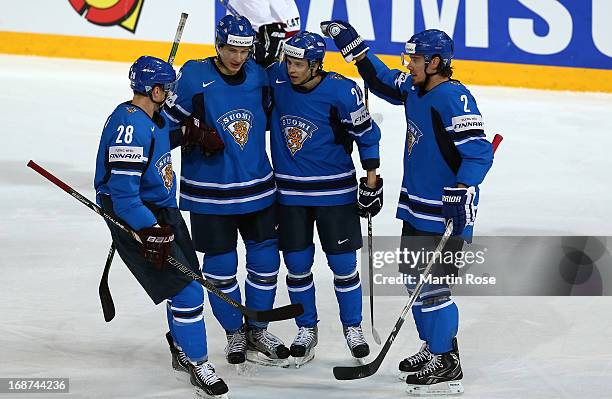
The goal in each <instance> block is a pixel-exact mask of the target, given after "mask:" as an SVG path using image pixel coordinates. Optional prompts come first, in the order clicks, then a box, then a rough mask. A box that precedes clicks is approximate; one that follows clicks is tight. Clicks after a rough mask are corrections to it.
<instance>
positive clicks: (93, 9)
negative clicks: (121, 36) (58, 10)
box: [68, 0, 144, 33]
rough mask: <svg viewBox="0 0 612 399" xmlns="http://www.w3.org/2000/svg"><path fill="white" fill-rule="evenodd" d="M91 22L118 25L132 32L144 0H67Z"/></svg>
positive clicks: (134, 30)
mask: <svg viewBox="0 0 612 399" xmlns="http://www.w3.org/2000/svg"><path fill="white" fill-rule="evenodd" d="M68 1H69V2H70V5H71V6H72V8H74V10H75V11H76V12H78V13H79V14H80V15H83V14H85V19H87V20H88V21H89V22H91V23H92V24H96V25H101V26H112V25H119V26H120V27H122V28H124V29H127V30H128V31H130V32H132V33H134V32H136V26H137V25H138V18H139V17H140V12H141V11H142V5H143V3H144V0H68Z"/></svg>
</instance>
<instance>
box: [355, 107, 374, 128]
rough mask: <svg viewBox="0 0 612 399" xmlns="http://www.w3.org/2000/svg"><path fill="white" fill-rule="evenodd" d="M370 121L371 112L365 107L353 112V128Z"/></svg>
mask: <svg viewBox="0 0 612 399" xmlns="http://www.w3.org/2000/svg"><path fill="white" fill-rule="evenodd" d="M369 120H370V112H368V109H367V108H366V107H365V106H363V107H361V108H359V109H358V110H357V111H355V112H351V122H353V126H359V125H361V124H362V123H364V122H367V121H369Z"/></svg>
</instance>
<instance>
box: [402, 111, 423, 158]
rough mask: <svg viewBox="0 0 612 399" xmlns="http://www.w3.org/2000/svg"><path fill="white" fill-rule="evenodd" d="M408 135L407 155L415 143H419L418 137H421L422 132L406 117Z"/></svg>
mask: <svg viewBox="0 0 612 399" xmlns="http://www.w3.org/2000/svg"><path fill="white" fill-rule="evenodd" d="M407 133H408V137H407V140H406V146H407V147H408V155H410V154H411V153H412V149H413V148H414V146H415V145H416V144H419V139H420V138H421V137H423V132H421V129H419V127H418V126H417V125H416V123H414V122H413V121H412V120H410V119H408V132H407Z"/></svg>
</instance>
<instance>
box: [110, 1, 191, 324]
mask: <svg viewBox="0 0 612 399" xmlns="http://www.w3.org/2000/svg"><path fill="white" fill-rule="evenodd" d="M187 17H189V14H187V13H186V12H184V13H181V19H180V20H179V24H178V26H177V27H176V34H175V35H174V41H173V42H172V49H170V55H169V56H168V63H169V64H170V65H172V63H174V57H176V52H177V51H178V46H179V43H180V42H181V36H183V30H184V29H185V23H186V22H187ZM114 255H115V245H114V243H113V244H111V247H110V250H109V251H108V258H106V264H105V265H104V271H103V272H102V278H101V279H100V286H99V287H98V293H99V294H100V302H102V313H103V314H104V320H105V321H106V322H107V323H108V322H109V321H111V320H112V319H114V318H115V304H114V303H113V297H112V296H111V293H110V288H109V286H108V273H109V272H110V267H111V264H112V263H113V256H114Z"/></svg>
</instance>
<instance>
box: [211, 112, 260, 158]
mask: <svg viewBox="0 0 612 399" xmlns="http://www.w3.org/2000/svg"><path fill="white" fill-rule="evenodd" d="M217 123H219V124H220V125H221V126H223V129H224V130H226V131H227V132H228V133H229V134H230V135H231V136H232V137H233V139H234V141H235V142H236V144H238V145H239V146H240V148H241V149H243V150H244V146H245V144H246V143H247V141H249V132H250V131H251V127H252V126H253V113H252V112H251V111H247V110H246V109H235V110H232V111H230V112H226V113H225V114H223V115H221V117H220V118H219V119H217Z"/></svg>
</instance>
